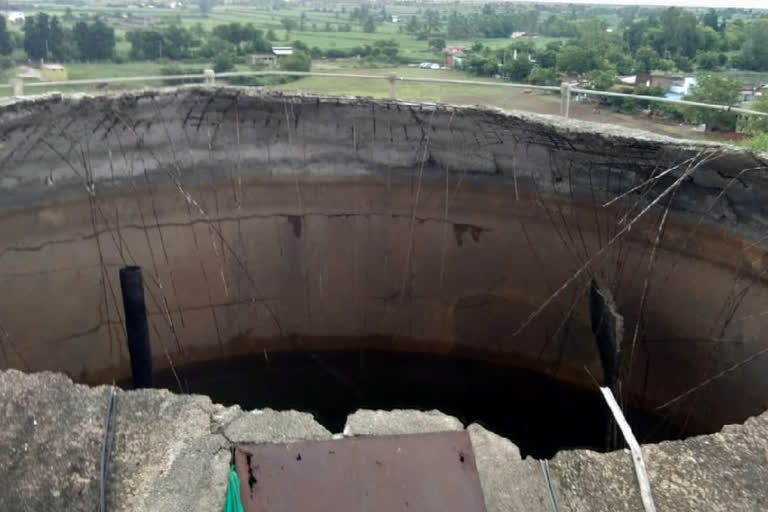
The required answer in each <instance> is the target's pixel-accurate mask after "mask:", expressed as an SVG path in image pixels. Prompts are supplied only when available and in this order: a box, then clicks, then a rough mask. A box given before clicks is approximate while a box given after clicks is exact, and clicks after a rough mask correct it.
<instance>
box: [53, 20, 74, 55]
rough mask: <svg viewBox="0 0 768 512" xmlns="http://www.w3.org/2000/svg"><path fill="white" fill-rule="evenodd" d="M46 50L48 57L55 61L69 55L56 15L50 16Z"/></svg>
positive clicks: (62, 30)
mask: <svg viewBox="0 0 768 512" xmlns="http://www.w3.org/2000/svg"><path fill="white" fill-rule="evenodd" d="M48 50H49V51H48V53H49V55H50V57H51V58H53V59H54V60H57V61H64V60H67V59H68V58H70V57H71V55H69V54H68V52H67V46H66V44H65V41H64V29H63V28H62V27H61V23H59V18H57V17H56V16H53V17H52V18H51V21H50V25H49V29H48Z"/></svg>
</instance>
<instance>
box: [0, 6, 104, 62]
mask: <svg viewBox="0 0 768 512" xmlns="http://www.w3.org/2000/svg"><path fill="white" fill-rule="evenodd" d="M18 47H22V48H23V49H24V51H25V52H26V53H27V56H28V57H29V58H32V59H44V60H57V61H72V60H106V59H111V58H112V57H113V56H114V53H115V31H114V29H113V28H112V27H110V26H108V25H107V24H106V23H104V22H103V21H101V20H99V19H95V20H93V21H90V22H89V21H78V22H76V23H74V25H72V26H68V25H65V24H64V23H62V21H61V20H60V19H59V18H58V17H57V16H49V15H47V14H45V13H39V14H37V15H35V16H30V17H28V18H26V19H25V20H24V36H23V38H17V37H11V35H10V34H9V32H8V30H7V27H6V24H5V18H2V17H0V54H3V55H9V54H11V53H12V52H13V50H14V49H15V48H18Z"/></svg>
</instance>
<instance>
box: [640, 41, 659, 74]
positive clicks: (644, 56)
mask: <svg viewBox="0 0 768 512" xmlns="http://www.w3.org/2000/svg"><path fill="white" fill-rule="evenodd" d="M658 63H659V54H658V53H656V50H654V49H653V48H651V47H650V46H643V47H642V48H640V49H638V50H637V53H636V54H635V65H636V69H637V71H638V72H640V73H650V72H651V71H653V70H654V69H656V66H657V65H658Z"/></svg>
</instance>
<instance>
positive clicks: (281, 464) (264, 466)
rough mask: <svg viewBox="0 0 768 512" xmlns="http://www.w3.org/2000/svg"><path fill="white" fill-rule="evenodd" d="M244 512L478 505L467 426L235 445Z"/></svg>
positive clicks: (464, 511) (440, 509)
mask: <svg viewBox="0 0 768 512" xmlns="http://www.w3.org/2000/svg"><path fill="white" fill-rule="evenodd" d="M235 465H236V469H237V474H238V476H239V478H240V494H241V496H242V500H243V506H244V507H245V511H246V512H298V511H301V512H329V511H333V512H357V511H363V510H364V511H365V512H394V511H397V510H403V511H408V510H412V511H418V512H432V511H434V512H452V511H457V512H458V511H461V512H485V503H484V500H483V493H482V489H481V487H480V478H479V476H478V474H477V467H476V465H475V456H474V452H473V451H472V444H471V442H470V440H469V435H468V434H467V432H466V431H459V432H441V433H434V434H418V435H405V436H382V437H355V438H349V439H341V440H334V441H320V442H314V441H311V442H298V443H287V444H260V445H240V446H238V447H237V448H236V450H235Z"/></svg>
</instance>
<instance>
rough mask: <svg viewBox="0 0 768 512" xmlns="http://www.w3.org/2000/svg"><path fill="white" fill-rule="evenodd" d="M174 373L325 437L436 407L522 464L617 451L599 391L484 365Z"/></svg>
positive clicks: (295, 366) (643, 415) (643, 434)
mask: <svg viewBox="0 0 768 512" xmlns="http://www.w3.org/2000/svg"><path fill="white" fill-rule="evenodd" d="M176 371H177V374H178V375H179V376H180V378H181V380H182V386H183V388H184V390H185V391H186V392H190V393H198V394H204V395H207V396H209V397H210V398H211V399H212V400H213V401H214V402H217V403H222V404H225V405H240V406H241V407H242V408H243V410H252V409H262V408H272V409H277V410H288V409H295V410H299V411H305V412H310V413H312V414H313V415H314V416H315V419H316V420H317V421H318V422H319V423H321V424H323V425H324V426H325V427H326V428H327V429H328V430H330V431H331V432H341V431H342V430H343V429H344V424H345V421H346V418H347V415H348V414H350V413H352V412H354V411H356V410H358V409H374V410H376V409H383V410H392V409H416V410H424V411H428V410H433V409H437V410H439V411H441V412H443V413H444V414H448V415H451V416H455V417H457V418H458V419H459V420H460V421H462V423H464V424H465V425H469V424H470V423H480V424H482V425H483V426H484V427H486V428H488V429H489V430H491V431H493V432H496V433H497V434H499V435H501V436H504V437H506V438H508V439H510V440H511V441H512V442H513V443H515V445H517V447H518V448H519V449H520V453H521V454H522V455H523V456H533V457H536V458H539V459H541V458H551V457H552V456H553V455H554V454H555V453H557V452H558V451H560V450H564V449H568V448H590V449H593V450H596V451H606V450H612V449H616V448H619V447H620V446H623V445H622V444H618V445H617V444H615V441H614V440H610V439H609V438H608V437H607V435H608V430H607V426H608V425H609V416H608V414H609V413H608V411H607V410H606V406H605V403H604V402H603V399H602V396H601V395H600V393H599V391H598V390H597V389H596V388H591V389H590V388H585V387H582V386H578V385H575V384H572V383H568V382H564V381H562V380H558V379H557V378H554V377H552V376H551V375H545V374H543V373H541V372H538V371H534V370H531V369H526V368H519V367H514V366H509V365H504V364H498V363H493V362H490V361H488V360H480V359H475V358H467V357H461V356H456V355H446V354H427V353H407V352H387V351H382V350H367V349H363V348H361V349H358V350H339V351H329V352H304V351H295V352H276V353H268V354H265V353H262V354H253V355H250V356H245V357H234V358H228V359H222V360H215V361H210V362H206V363H200V364H195V365H189V366H184V367H181V368H177V369H176ZM122 384H123V385H124V386H130V383H129V382H124V383H122ZM155 385H156V386H161V387H166V388H167V389H170V390H172V391H177V392H178V384H177V381H176V378H175V376H174V375H173V373H172V372H170V371H165V372H160V373H158V374H157V375H156V376H155ZM624 414H625V415H626V417H627V419H628V421H629V422H630V423H631V425H632V427H633V430H634V433H635V435H636V437H637V439H638V441H639V442H641V443H644V442H658V441H663V440H670V439H682V438H685V437H686V436H687V435H688V434H689V432H687V431H686V430H685V426H684V425H677V424H674V423H672V422H670V421H668V419H666V418H664V417H663V416H662V415H656V414H653V413H652V412H648V411H643V410H642V409H639V408H637V407H634V406H631V405H630V406H627V407H625V409H624Z"/></svg>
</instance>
